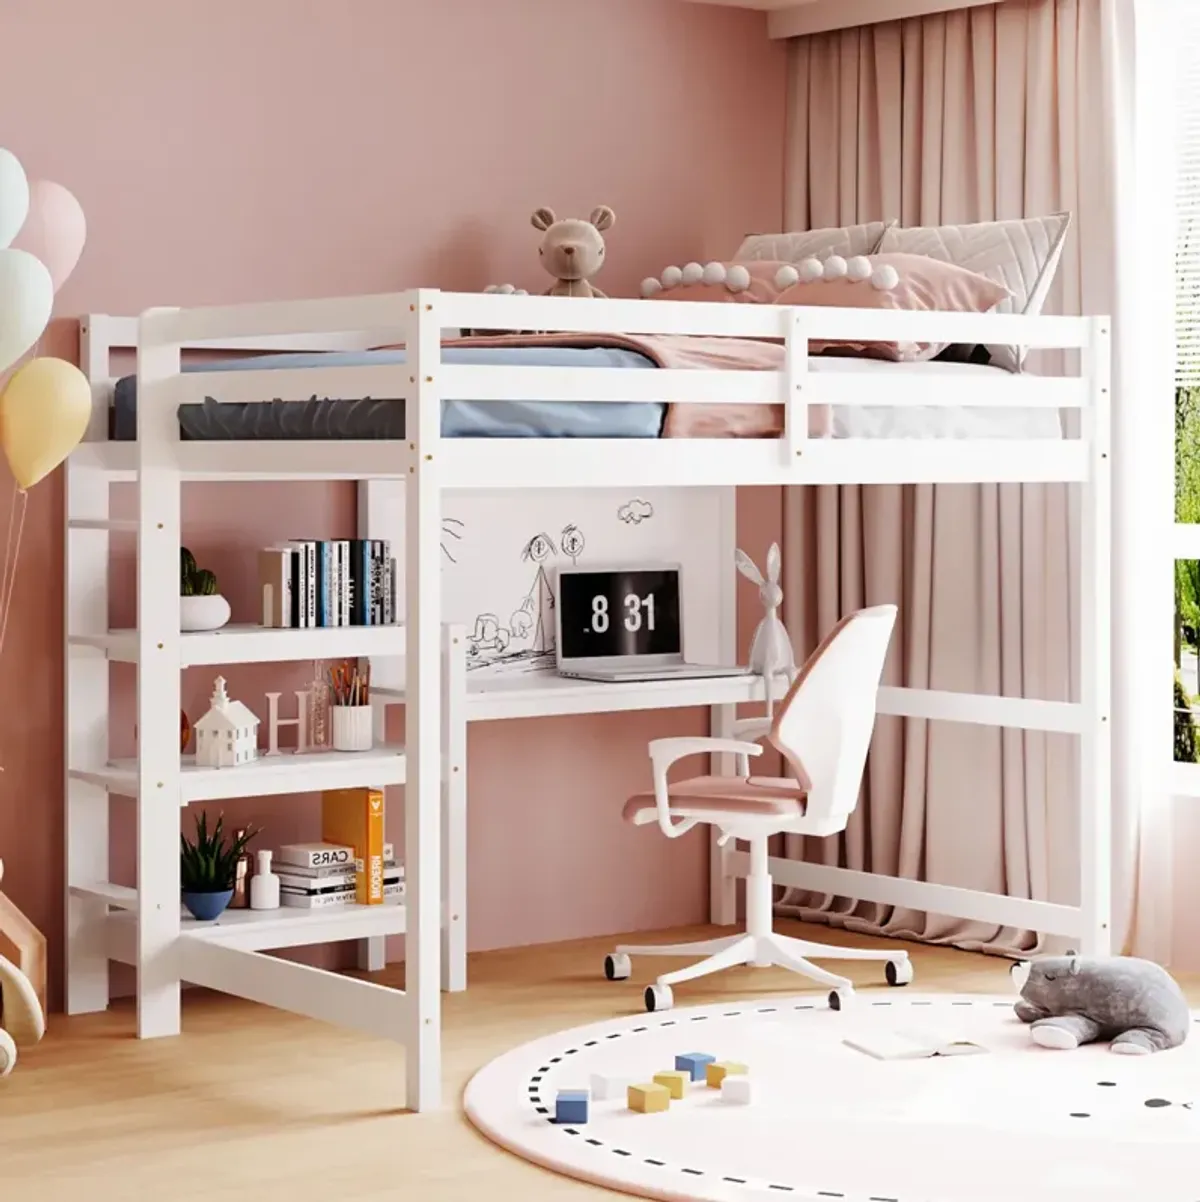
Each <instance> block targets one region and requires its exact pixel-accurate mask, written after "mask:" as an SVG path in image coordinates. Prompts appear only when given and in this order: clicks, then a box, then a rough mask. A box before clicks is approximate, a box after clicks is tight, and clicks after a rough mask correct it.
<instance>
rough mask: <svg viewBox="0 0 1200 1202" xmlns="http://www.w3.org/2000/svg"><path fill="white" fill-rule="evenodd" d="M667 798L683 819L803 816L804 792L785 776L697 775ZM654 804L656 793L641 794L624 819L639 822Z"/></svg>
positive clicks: (674, 787)
mask: <svg viewBox="0 0 1200 1202" xmlns="http://www.w3.org/2000/svg"><path fill="white" fill-rule="evenodd" d="M668 795H669V796H670V799H671V811H672V813H673V814H675V815H677V816H678V817H680V818H699V819H701V820H703V819H704V818H705V816H712V815H714V814H739V815H744V816H746V817H761V818H782V819H784V820H787V819H790V818H800V817H802V816H803V814H804V802H805V792H804V789H803V788H801V786H800V784H799V783H798V782H797V781H795V780H791V779H789V778H788V777H784V776H780V777H775V776H751V777H749V778H741V777H736V776H694V777H692V778H691V779H690V780H681V781H679V782H677V783H676V784H673V785H671V786H670V787H669V789H668ZM655 805H656V803H655V800H654V794H653V793H638V794H636V795H635V796H633V797H631V798H630V799H629V800H628V801H627V802H626V803H625V809H624V811H623V814H622V816H623V817H624V819H625V821H626V822H637V820H638V818H639V817H640V816H641V815H643V814H645V813H646V812H647V811H652V810H654V809H655Z"/></svg>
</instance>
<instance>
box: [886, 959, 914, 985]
mask: <svg viewBox="0 0 1200 1202" xmlns="http://www.w3.org/2000/svg"><path fill="white" fill-rule="evenodd" d="M883 971H884V976H886V977H887V983H888V984H889V985H910V984H911V983H912V979H913V966H912V961H911V960H910V959H909V958H908V957H907V956H905V957H904V959H903V960H889V961H888V962H887V964H886V966H885V967H884V970H883Z"/></svg>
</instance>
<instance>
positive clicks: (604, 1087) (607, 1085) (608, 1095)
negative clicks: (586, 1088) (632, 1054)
mask: <svg viewBox="0 0 1200 1202" xmlns="http://www.w3.org/2000/svg"><path fill="white" fill-rule="evenodd" d="M590 1084H591V1087H592V1097H593V1098H594V1099H595V1100H596V1101H597V1102H608V1101H611V1100H612V1099H613V1098H621V1097H624V1096H625V1091H626V1090H627V1089H628V1088H629V1087H630V1085H632V1084H633V1081H632V1080H631V1079H630V1078H629V1077H614V1076H612V1075H611V1074H609V1073H593V1074H592V1080H591V1083H590Z"/></svg>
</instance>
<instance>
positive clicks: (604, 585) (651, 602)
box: [554, 564, 750, 681]
mask: <svg viewBox="0 0 1200 1202" xmlns="http://www.w3.org/2000/svg"><path fill="white" fill-rule="evenodd" d="M554 613H555V627H556V632H557V636H558V637H557V638H556V640H555V657H556V666H557V668H558V672H559V675H560V676H568V677H572V678H574V679H577V680H605V681H636V680H686V679H689V678H697V679H698V678H703V677H708V676H746V675H748V674H749V672H750V669H749V668H741V667H736V666H731V665H728V664H724V665H723V664H690V663H688V662H687V661H686V660H685V659H684V657H683V606H682V604H681V590H680V570H679V566H678V565H677V564H665V565H662V566H653V567H630V568H605V569H598V568H579V567H572V568H559V569H558V573H557V577H556V579H555V586H554Z"/></svg>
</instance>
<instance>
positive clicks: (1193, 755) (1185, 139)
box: [1174, 3, 1200, 793]
mask: <svg viewBox="0 0 1200 1202" xmlns="http://www.w3.org/2000/svg"><path fill="white" fill-rule="evenodd" d="M1177 21H1178V31H1179V37H1178V40H1177V42H1176V46H1177V52H1178V55H1179V58H1178V60H1177V63H1178V66H1177V69H1178V76H1177V79H1178V89H1179V91H1178V109H1177V114H1176V120H1177V123H1178V137H1179V143H1178V155H1179V157H1178V163H1177V173H1178V174H1177V178H1176V197H1177V200H1176V213H1177V227H1176V235H1175V236H1176V244H1175V334H1176V352H1175V522H1176V526H1175V553H1176V556H1177V558H1176V560H1175V682H1174V690H1175V761H1176V763H1186V764H1196V763H1197V759H1198V758H1200V757H1198V752H1200V731H1198V729H1197V722H1198V720H1200V702H1198V701H1197V693H1198V692H1200V661H1198V647H1200V5H1197V4H1194V3H1187V4H1182V5H1179V6H1178V7H1177ZM1196 772H1197V777H1196V781H1195V782H1192V783H1191V784H1190V786H1189V787H1187V788H1185V789H1184V790H1183V791H1185V792H1187V793H1200V787H1197V785H1198V784H1200V769H1197V770H1196Z"/></svg>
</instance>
